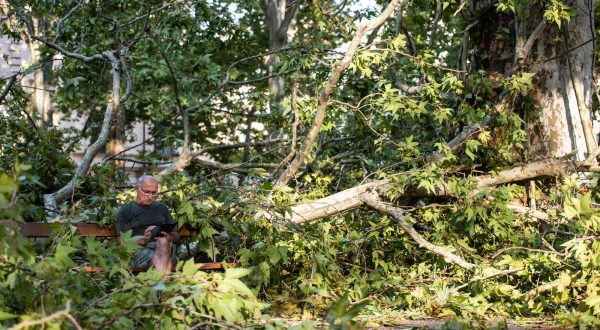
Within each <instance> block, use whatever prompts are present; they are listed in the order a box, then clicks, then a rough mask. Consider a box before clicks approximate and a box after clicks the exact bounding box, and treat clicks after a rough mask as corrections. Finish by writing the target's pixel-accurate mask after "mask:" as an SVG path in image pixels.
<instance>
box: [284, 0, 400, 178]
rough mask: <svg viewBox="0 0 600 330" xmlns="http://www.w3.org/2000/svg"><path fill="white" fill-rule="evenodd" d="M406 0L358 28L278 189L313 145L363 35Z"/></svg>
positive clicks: (381, 22) (396, 3) (291, 174)
mask: <svg viewBox="0 0 600 330" xmlns="http://www.w3.org/2000/svg"><path fill="white" fill-rule="evenodd" d="M406 1H407V0H392V1H391V2H390V4H389V5H388V6H387V7H386V8H385V10H384V11H383V12H382V13H381V14H380V15H379V17H377V18H376V19H374V20H373V21H370V22H368V23H366V24H363V25H361V26H359V27H358V29H357V31H356V34H355V35H354V38H353V39H352V41H351V42H350V46H349V47H348V50H347V51H346V53H345V55H344V58H342V60H341V61H339V62H337V63H336V64H335V65H334V66H333V68H334V69H333V72H332V73H331V75H330V77H329V80H328V81H327V84H325V87H324V88H323V90H322V91H321V93H320V94H319V100H318V104H317V112H316V114H315V118H314V119H313V123H312V126H311V129H310V131H309V133H308V134H307V136H306V138H305V140H304V143H303V145H302V147H301V148H300V152H299V153H298V155H297V156H296V158H295V159H294V160H293V161H292V163H291V164H290V166H288V167H287V168H286V170H285V171H284V172H283V173H282V174H281V176H280V177H279V179H278V180H277V183H276V185H277V186H279V187H283V186H285V185H287V183H288V181H289V180H290V179H291V178H292V177H293V176H294V174H295V173H296V171H298V168H299V167H300V165H301V164H302V163H303V162H304V160H305V159H306V157H307V156H308V153H309V152H310V150H311V149H312V147H313V143H314V141H315V139H316V138H317V135H318V134H319V131H320V130H321V125H322V124H323V120H324V119H325V110H326V109H327V105H328V103H329V96H330V95H331V93H333V88H334V87H335V85H336V84H337V82H338V80H339V79H340V77H341V75H342V72H344V70H345V69H346V68H347V67H348V66H349V65H350V63H351V62H352V58H353V57H354V54H355V53H356V50H357V49H358V46H359V45H360V42H361V40H362V38H363V37H364V35H365V34H366V33H367V32H369V31H371V30H374V29H375V28H377V27H378V26H379V25H381V24H383V22H385V20H386V19H387V18H388V17H389V16H390V15H391V14H392V13H393V12H394V10H395V9H396V6H398V5H399V4H402V3H404V2H406Z"/></svg>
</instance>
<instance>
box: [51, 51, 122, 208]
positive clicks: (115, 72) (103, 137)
mask: <svg viewBox="0 0 600 330" xmlns="http://www.w3.org/2000/svg"><path fill="white" fill-rule="evenodd" d="M103 56H104V57H105V58H107V59H108V60H109V61H110V63H111V66H112V69H111V71H110V74H111V75H112V90H111V94H110V97H109V102H108V104H107V106H106V111H105V112H104V120H103V122H102V127H101V129H100V134H99V135H98V139H97V140H96V141H95V142H94V143H92V144H91V145H90V146H89V147H88V148H87V149H86V150H85V152H84V155H83V159H82V160H81V163H80V164H79V166H78V167H77V169H76V171H75V174H74V175H73V178H71V181H69V183H67V184H66V185H65V186H64V187H62V188H61V189H59V190H57V191H55V192H53V193H51V194H46V195H44V206H45V207H46V210H47V211H48V214H49V215H50V217H55V216H56V215H57V211H58V206H57V204H58V203H59V202H61V201H63V200H65V199H66V198H67V197H68V196H70V195H71V194H73V193H74V192H75V189H76V186H77V181H78V180H79V179H81V178H82V177H84V176H85V175H86V174H87V171H88V169H89V168H90V165H91V163H92V160H93V159H94V157H95V156H96V154H98V152H99V151H100V149H101V148H102V146H104V145H105V144H106V141H108V133H109V131H110V125H111V121H112V117H113V113H114V111H115V110H116V109H117V107H118V106H119V104H120V98H119V88H120V84H121V79H120V78H121V76H120V74H119V63H120V62H119V60H118V59H117V57H116V56H115V55H114V54H113V53H112V52H104V53H103Z"/></svg>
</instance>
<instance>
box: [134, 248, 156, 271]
mask: <svg viewBox="0 0 600 330" xmlns="http://www.w3.org/2000/svg"><path fill="white" fill-rule="evenodd" d="M155 249H156V241H153V242H148V243H147V244H146V245H145V246H144V247H142V248H141V249H139V250H137V251H135V253H134V254H133V257H131V267H132V268H142V269H148V268H150V266H152V256H153V255H154V250H155Z"/></svg>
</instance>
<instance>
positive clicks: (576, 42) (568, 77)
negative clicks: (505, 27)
mask: <svg viewBox="0 0 600 330" xmlns="http://www.w3.org/2000/svg"><path fill="white" fill-rule="evenodd" d="M572 6H573V7H574V8H575V9H576V15H575V17H573V18H572V19H571V21H570V23H569V24H564V26H563V27H562V28H559V27H558V26H557V25H556V24H553V23H550V22H548V23H547V24H548V27H547V28H546V29H545V30H544V31H543V32H542V34H541V35H540V36H539V38H538V42H537V45H536V46H535V48H534V51H533V52H532V56H531V58H530V65H529V71H531V72H534V73H536V76H535V82H534V83H535V89H534V91H533V93H532V95H531V96H532V97H533V99H534V102H535V104H536V105H537V106H538V108H539V110H540V116H539V119H538V120H537V121H534V122H532V123H530V124H529V137H530V145H531V146H532V150H531V151H532V152H533V153H534V154H536V155H539V156H545V157H559V156H563V155H565V154H568V153H571V152H573V151H574V150H577V159H578V160H582V159H584V158H585V155H586V154H588V153H590V152H592V150H593V149H594V148H595V147H596V145H597V143H596V139H595V137H594V135H593V133H592V118H591V111H590V109H591V104H592V71H593V70H592V68H593V64H594V63H593V62H594V46H593V43H592V42H590V41H591V40H592V39H593V37H594V36H593V29H594V27H593V26H592V24H593V21H592V17H590V15H592V13H593V8H590V7H589V6H592V5H591V2H590V1H587V0H576V1H574V2H573V4H572ZM540 16H541V15H540ZM524 21H530V20H529V19H528V20H524ZM529 28H531V27H529ZM538 124H539V125H538ZM536 125H538V127H535V126H536ZM537 128H541V130H538V129H537Z"/></svg>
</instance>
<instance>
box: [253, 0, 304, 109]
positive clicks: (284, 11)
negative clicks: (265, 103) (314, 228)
mask: <svg viewBox="0 0 600 330" xmlns="http://www.w3.org/2000/svg"><path fill="white" fill-rule="evenodd" d="M300 3H301V1H294V2H292V3H291V4H288V1H287V0H262V1H261V5H262V6H261V7H262V9H263V11H264V13H265V18H266V20H265V21H266V23H267V26H268V28H269V51H272V52H273V53H271V54H269V55H268V56H267V58H266V60H265V67H266V68H267V73H268V75H269V76H271V75H272V74H273V69H274V68H275V66H276V65H277V64H278V63H279V56H278V54H277V52H276V51H278V50H280V49H282V48H285V47H287V45H288V44H289V43H290V40H292V39H293V37H294V33H293V32H294V31H293V30H294V29H291V30H290V27H292V26H294V24H295V17H296V13H297V12H298V7H299V6H300ZM283 91H284V81H283V78H282V77H281V76H276V77H271V78H269V92H270V94H271V103H270V106H271V111H272V112H273V111H274V108H277V107H278V106H279V102H280V101H281V96H282V95H283Z"/></svg>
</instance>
